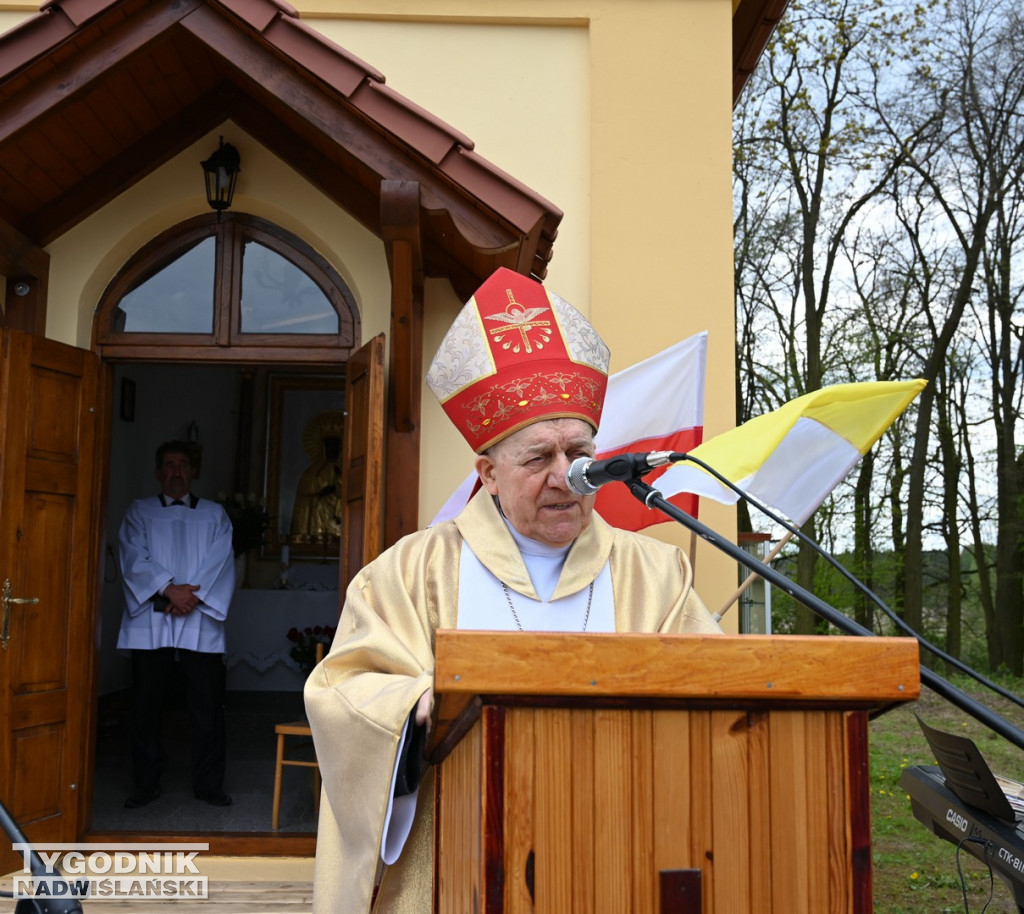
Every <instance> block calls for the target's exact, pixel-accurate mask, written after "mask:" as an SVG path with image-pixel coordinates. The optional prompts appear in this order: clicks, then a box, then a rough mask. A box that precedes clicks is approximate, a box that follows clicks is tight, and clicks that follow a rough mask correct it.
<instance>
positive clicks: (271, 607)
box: [225, 589, 339, 691]
mask: <svg viewBox="0 0 1024 914" xmlns="http://www.w3.org/2000/svg"><path fill="white" fill-rule="evenodd" d="M338 597H339V594H338V591H336V590H292V589H283V590H248V589H242V590H239V591H237V592H236V593H235V597H234V599H233V600H232V601H231V610H230V612H228V618H227V623H226V626H225V630H226V638H227V656H226V662H227V688H228V689H229V690H237V691H301V690H302V686H303V684H304V683H305V678H306V677H305V674H304V673H302V671H301V670H300V669H299V665H298V664H297V663H296V662H295V661H294V660H293V659H292V658H291V656H289V651H290V650H291V647H292V642H291V641H289V640H288V630H289V629H290V628H292V627H293V626H294V627H295V628H298V629H303V628H306V627H307V626H309V627H311V628H312V627H313V626H316V625H330V626H332V627H333V626H336V625H337V624H338V610H339V607H338Z"/></svg>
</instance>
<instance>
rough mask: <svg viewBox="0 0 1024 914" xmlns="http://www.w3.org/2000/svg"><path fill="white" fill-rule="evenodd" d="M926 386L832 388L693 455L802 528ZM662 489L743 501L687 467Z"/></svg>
mask: <svg viewBox="0 0 1024 914" xmlns="http://www.w3.org/2000/svg"><path fill="white" fill-rule="evenodd" d="M926 383H927V382H926V381H924V380H921V379H917V380H914V381H868V382H863V383H854V384H837V385H835V386H833V387H826V388H823V389H822V390H816V391H813V392H811V393H809V394H805V395H804V396H802V397H797V398H796V399H795V400H790V401H789V402H788V403H785V404H783V405H782V406H780V407H779V408H778V409H776V410H773V411H772V412H770V413H766V414H765V415H763V416H757V417H756V418H754V419H751V420H750V421H749V422H744V423H743V425H741V426H739V427H738V428H734V429H730V430H729V431H727V432H723V433H722V434H721V435H716V436H715V437H714V438H712V439H710V440H709V441H705V442H704V443H703V444H701V445H699V446H698V447H696V448H694V449H693V450H692V451H690V453H691V455H692V456H694V457H696V458H699V459H700V460H702V461H703V462H704V463H706V464H707V465H708V466H709V467H711V468H712V469H714V470H716V471H717V472H719V473H721V474H722V476H724V477H725V478H726V479H728V480H729V481H730V482H732V483H733V484H734V485H736V486H738V487H739V488H740V489H742V490H743V491H745V492H747V493H749V494H750V495H751V496H753V497H754V498H756V499H758V500H759V501H761V502H763V503H764V504H766V505H768V506H770V507H772V508H774V509H775V510H777V511H778V512H779V513H780V514H783V515H785V516H786V517H788V518H789V519H790V520H791V521H793V522H794V523H795V524H797V525H798V526H799V525H800V524H802V523H804V522H805V521H806V520H807V518H808V517H810V516H811V515H812V514H813V513H814V511H815V509H817V507H818V505H820V504H821V503H822V502H823V501H824V500H825V497H826V496H827V495H828V494H829V492H831V491H832V490H833V489H834V488H835V487H836V486H837V485H838V484H839V483H840V482H841V481H842V480H843V478H844V477H845V476H846V474H847V473H849V472H850V470H851V469H853V467H854V466H855V465H856V464H857V461H858V460H860V458H861V457H862V456H863V455H864V454H866V453H867V452H868V450H869V449H870V447H871V446H872V445H873V444H874V443H875V442H876V441H877V440H878V439H879V438H880V437H881V436H882V434H883V432H885V430H886V429H887V428H888V427H889V426H890V425H892V423H893V422H894V421H895V420H896V418H897V417H898V416H899V415H900V414H901V413H902V412H903V411H904V410H905V409H906V408H907V406H908V405H909V404H910V402H911V401H912V400H913V399H914V398H915V397H916V396H917V395H918V394H919V393H920V392H921V391H922V390H923V389H924V386H925V384H926ZM657 489H658V490H659V491H660V492H661V493H662V495H664V496H665V497H666V498H669V497H670V496H672V495H677V494H679V493H680V492H693V493H695V494H697V495H703V496H705V497H707V498H711V499H714V500H715V501H719V502H722V503H724V504H734V503H735V502H737V501H738V500H739V497H738V496H737V495H736V493H735V492H733V491H732V490H731V489H729V488H728V487H727V486H724V485H722V484H721V483H720V482H719V481H718V480H716V479H715V478H714V477H713V476H711V475H710V474H709V473H707V472H706V471H705V470H703V469H701V468H699V467H698V466H697V465H696V464H693V463H689V462H686V461H683V462H681V463H677V464H675V465H674V466H672V467H670V468H669V469H668V471H667V472H665V473H664V474H663V475H662V476H661V478H660V479H658V482H657Z"/></svg>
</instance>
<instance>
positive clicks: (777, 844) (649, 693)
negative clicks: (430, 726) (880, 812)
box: [431, 631, 920, 914]
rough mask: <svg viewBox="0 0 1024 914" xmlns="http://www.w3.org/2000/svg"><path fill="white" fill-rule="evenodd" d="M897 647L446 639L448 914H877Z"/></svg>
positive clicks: (439, 756) (911, 694) (442, 772)
mask: <svg viewBox="0 0 1024 914" xmlns="http://www.w3.org/2000/svg"><path fill="white" fill-rule="evenodd" d="M918 663H919V659H918V649H917V644H916V642H915V641H914V640H912V639H909V638H856V637H798V636H756V635H742V636H720V637H716V636H699V635H641V634H627V635H565V634H540V633H537V634H526V633H523V634H520V633H496V632H465V631H439V632H438V633H437V666H436V671H435V680H434V687H435V695H436V697H437V703H436V715H437V716H436V724H435V728H434V737H433V743H432V750H431V751H432V758H433V759H434V760H435V761H440V769H439V772H438V778H437V780H436V790H437V806H436V810H437V821H436V823H435V824H436V836H437V837H436V856H435V865H436V868H437V869H436V878H435V891H436V898H437V911H438V912H439V914H468V912H480V914H526V912H530V914H601V912H607V914H684V912H685V914H691V912H692V914H745V912H773V914H800V912H805V914H826V912H844V911H845V912H858V914H870V912H871V909H872V897H871V895H872V893H871V822H870V808H869V801H870V788H869V782H868V750H867V731H868V716H869V714H871V713H872V712H876V711H878V710H881V709H883V708H886V707H889V706H892V705H894V704H897V703H900V702H905V701H912V700H914V699H916V698H917V697H918V693H919V691H920V669H919V666H918Z"/></svg>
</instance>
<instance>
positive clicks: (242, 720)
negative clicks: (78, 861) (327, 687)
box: [91, 692, 316, 832]
mask: <svg viewBox="0 0 1024 914" xmlns="http://www.w3.org/2000/svg"><path fill="white" fill-rule="evenodd" d="M226 716H227V734H228V762H227V776H226V778H225V782H224V789H225V790H226V791H227V793H229V794H231V796H232V799H233V801H234V802H233V803H232V805H231V806H228V807H224V808H217V807H212V806H208V805H206V804H205V803H201V802H199V801H197V800H196V799H194V798H193V796H192V790H191V782H190V778H189V770H190V767H189V766H190V762H189V734H188V716H187V714H186V713H185V712H184V711H181V710H173V711H170V712H169V713H168V714H167V715H166V717H165V723H164V734H165V739H164V749H165V751H166V752H167V754H168V760H167V764H166V766H165V769H164V776H163V783H162V792H161V795H160V797H158V798H157V799H156V800H154V801H153V802H152V803H150V804H149V805H147V806H145V807H142V808H141V809H125V808H124V800H125V797H126V796H127V795H128V794H129V792H130V791H131V769H130V750H129V731H128V726H129V722H128V719H127V715H126V714H125V713H124V712H123V710H122V708H121V707H120V706H119V703H118V702H117V701H116V700H114V701H107V702H104V705H103V707H102V708H101V716H100V727H99V729H98V732H97V740H96V743H97V745H96V771H95V782H94V793H93V796H94V800H93V815H92V824H91V828H92V830H94V831H108V830H109V831H135V830H142V829H145V830H153V829H155V830H158V831H184V832H192V831H194V832H209V831H229V832H246V831H253V832H266V831H269V830H270V814H271V806H272V799H273V789H274V758H275V752H276V748H277V737H276V736H275V734H274V724H276V723H283V722H287V721H294V720H300V719H302V716H303V710H302V694H301V693H300V692H229V693H228V698H227V703H226ZM290 739H291V740H294V739H295V738H290ZM289 746H298V743H297V742H294V741H293V742H290V743H289ZM299 751H301V752H305V753H306V755H307V756H308V757H309V758H312V757H313V755H312V747H306V748H305V749H303V750H299ZM291 754H293V755H294V754H297V753H296V752H294V751H293V752H292V753H291ZM315 829H316V819H315V816H314V812H313V774H312V769H309V768H296V767H288V766H286V767H285V768H284V772H283V778H282V789H281V818H280V827H279V830H280V831H282V832H312V831H315Z"/></svg>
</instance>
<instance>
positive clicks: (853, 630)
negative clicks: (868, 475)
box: [626, 479, 1024, 749]
mask: <svg viewBox="0 0 1024 914" xmlns="http://www.w3.org/2000/svg"><path fill="white" fill-rule="evenodd" d="M626 485H627V487H628V488H629V491H630V492H632V493H633V496H634V497H635V498H636V499H637V500H638V501H641V502H642V503H643V504H644V505H646V506H647V507H648V508H654V509H656V510H658V511H660V512H661V513H662V514H665V515H667V516H668V517H670V518H671V519H672V520H674V521H676V522H677V523H679V524H682V525H683V526H684V527H686V528H687V529H688V530H689V531H690V532H691V533H694V534H696V535H697V536H699V537H700V538H701V539H703V540H705V541H706V542H708V543H710V544H711V545H712V546H714V547H715V548H716V549H719V550H721V551H722V552H724V553H725V554H726V555H728V556H729V557H730V558H733V559H735V560H736V561H737V562H739V563H740V564H741V565H743V566H744V567H745V568H747V569H749V570H750V571H754V572H756V573H757V574H759V575H760V576H761V577H763V578H764V579H765V580H766V581H768V582H769V583H770V584H772V585H774V586H775V587H777V588H778V589H779V590H781V591H782V592H783V593H786V594H789V596H791V597H792V598H793V599H794V600H799V601H800V602H801V603H803V605H804V606H806V607H807V608H808V609H810V610H811V611H812V612H815V613H817V614H818V615H819V616H821V618H822V619H824V620H825V621H826V622H829V623H830V624H832V625H834V626H835V627H836V628H838V629H839V630H840V631H843V632H845V633H846V634H848V635H858V636H860V637H868V638H873V637H875V633H874V632H872V631H870V630H869V629H866V628H864V626H862V625H860V624H859V623H857V622H855V621H854V620H853V619H850V618H849V617H848V616H844V615H843V614H842V613H841V612H839V610H837V609H836V608H835V607H833V606H830V605H829V604H828V603H826V602H825V601H824V600H822V599H821V598H819V597H816V596H815V595H814V594H812V593H811V592H810V591H808V590H805V589H804V588H803V587H801V586H800V585H799V584H795V583H794V582H793V581H791V580H789V579H788V578H787V577H785V576H784V575H783V574H782V573H781V572H779V571H777V570H776V569H774V568H772V567H771V566H770V565H764V564H762V563H761V562H759V561H758V560H757V558H755V557H754V556H752V555H750V554H749V553H748V552H745V551H744V550H742V549H740V547H739V546H737V545H736V544H735V543H732V542H730V541H729V540H726V539H724V538H723V537H721V536H719V535H718V534H717V533H716V532H715V531H714V530H712V529H711V528H710V527H708V526H707V525H706V524H703V523H701V522H700V521H699V520H697V518H695V517H692V516H691V515H689V514H687V513H686V512H685V511H683V510H681V509H680V508H677V507H676V506H675V505H674V504H672V502H670V501H668V500H667V499H666V498H665V497H664V496H663V495H662V494H661V492H659V491H658V490H657V489H655V488H654V487H653V486H651V485H649V484H648V483H646V482H644V481H643V480H642V479H632V480H629V481H627V482H626ZM921 681H922V682H923V683H924V684H925V685H926V686H928V688H930V689H931V690H932V691H933V692H935V693H937V694H939V695H941V696H942V697H943V698H945V699H946V700H947V701H950V702H952V703H953V704H954V705H956V706H957V707H958V708H960V710H961V711H964V712H965V713H966V714H969V715H970V716H971V717H973V718H974V719H975V720H977V721H980V722H981V723H983V724H985V726H987V727H989V728H990V729H991V730H994V731H995V732H996V733H998V734H999V735H1000V736H1002V737H1004V738H1005V739H1007V740H1009V741H1010V742H1011V743H1013V744H1014V745H1015V746H1016V747H1017V748H1018V749H1024V731H1022V730H1020V729H1019V728H1018V727H1015V726H1014V725H1013V724H1011V723H1010V722H1009V721H1008V720H1006V719H1005V718H1003V717H1001V716H1000V715H998V714H996V713H995V712H994V711H992V710H991V709H990V708H986V707H985V706H984V705H983V704H981V703H980V702H978V701H975V700H974V699H973V698H971V697H970V696H969V695H967V694H966V693H965V692H962V691H961V690H960V689H958V688H957V687H956V686H954V685H953V684H952V683H951V682H949V681H947V680H946V679H943V678H942V677H941V676H940V675H939V674H938V673H936V672H935V671H934V670H930V669H929V668H928V667H926V666H924V665H922V666H921Z"/></svg>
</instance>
